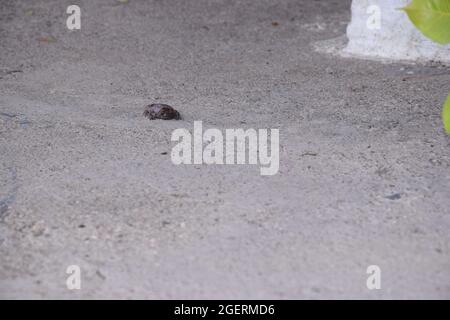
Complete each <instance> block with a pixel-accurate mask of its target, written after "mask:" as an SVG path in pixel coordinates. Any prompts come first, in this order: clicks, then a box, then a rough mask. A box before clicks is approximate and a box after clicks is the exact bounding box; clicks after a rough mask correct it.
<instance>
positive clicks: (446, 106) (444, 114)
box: [442, 94, 450, 134]
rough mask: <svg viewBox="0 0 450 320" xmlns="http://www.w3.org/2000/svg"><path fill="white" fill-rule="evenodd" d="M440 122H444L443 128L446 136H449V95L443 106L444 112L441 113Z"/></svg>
mask: <svg viewBox="0 0 450 320" xmlns="http://www.w3.org/2000/svg"><path fill="white" fill-rule="evenodd" d="M442 120H443V121H444V127H445V130H446V131H447V133H448V134H450V94H449V95H448V97H447V101H446V102H445V104H444V111H442Z"/></svg>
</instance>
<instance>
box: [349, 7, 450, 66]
mask: <svg viewBox="0 0 450 320" xmlns="http://www.w3.org/2000/svg"><path fill="white" fill-rule="evenodd" d="M409 2H410V0H353V2H352V20H351V23H350V24H349V26H348V28H347V37H348V40H349V42H348V45H347V47H346V48H345V49H344V50H343V53H344V54H345V55H353V56H361V57H368V58H370V57H372V58H381V59H390V60H414V61H421V62H426V61H441V62H445V63H446V64H447V63H450V45H440V44H436V43H434V42H432V41H431V40H429V39H428V38H426V37H425V36H424V35H423V34H422V33H420V31H418V30H417V29H416V28H415V27H414V25H413V24H412V23H411V21H410V20H409V18H408V16H407V15H406V13H405V12H403V11H400V10H398V8H402V7H405V6H406V5H407V4H408V3H409Z"/></svg>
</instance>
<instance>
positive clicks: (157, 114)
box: [144, 103, 181, 120]
mask: <svg viewBox="0 0 450 320" xmlns="http://www.w3.org/2000/svg"><path fill="white" fill-rule="evenodd" d="M144 117H147V118H149V119H150V120H155V119H161V120H172V119H173V120H180V119H181V116H180V113H179V112H178V111H177V110H175V109H174V108H172V107H171V106H169V105H167V104H160V103H154V104H150V105H148V106H146V107H145V111H144Z"/></svg>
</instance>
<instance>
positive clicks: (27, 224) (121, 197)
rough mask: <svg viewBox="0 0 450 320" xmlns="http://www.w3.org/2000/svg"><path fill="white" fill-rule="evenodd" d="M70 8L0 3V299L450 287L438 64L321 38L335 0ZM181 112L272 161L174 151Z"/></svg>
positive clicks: (338, 0) (336, 293)
mask: <svg viewBox="0 0 450 320" xmlns="http://www.w3.org/2000/svg"><path fill="white" fill-rule="evenodd" d="M72 2H73V1H60V0H52V1H50V0H48V1H43V0H36V1H32V2H30V1H25V0H20V1H19V0H17V1H13V0H3V1H1V2H0V155H1V158H0V297H1V298H63V299H70V298H121V299H122V298H182V299H184V298H225V299H228V298H236V299H239V298H254V299H259V298H275V299H278V298H283V299H294V298H312V299H316V298H337V299H342V298H368V299H380V298H401V299H403V298H420V299H423V298H447V299H448V298H450V232H449V229H450V196H449V194H450V189H449V187H450V157H449V150H450V137H449V136H446V135H445V133H444V131H443V129H442V124H441V120H440V112H441V106H442V103H443V101H444V99H445V97H446V96H447V94H448V91H449V87H448V85H449V83H450V68H448V67H443V66H441V65H439V64H438V63H435V64H432V65H411V64H401V63H393V64H386V63H380V62H369V61H364V60H359V59H350V58H341V57H338V56H333V55H329V54H326V53H323V52H316V51H315V50H314V46H315V45H316V44H317V43H320V41H323V40H326V39H332V38H336V37H339V36H342V35H344V34H345V28H346V25H347V23H348V20H349V18H350V11H349V7H350V1H349V0H346V1H342V0H334V1H320V2H319V1H307V0H302V1H298V0H282V1H276V2H275V1H270V0H264V1H253V0H248V1H247V0H246V1H244V0H233V1H218V0H214V1H206V0H199V1H186V0H168V1H161V0H152V1H144V0H129V2H128V3H125V4H121V3H119V2H118V1H115V0H98V1H91V0H89V1H88V0H77V1H76V3H77V4H78V5H79V6H80V7H81V9H82V21H81V30H80V31H73V32H70V31H69V30H67V28H66V26H65V20H66V17H67V14H66V13H65V11H66V8H67V6H68V5H69V4H73V3H72ZM275 22H276V23H275ZM277 23H278V25H277ZM153 102H160V103H168V104H170V105H172V106H174V107H175V108H177V109H178V110H179V111H180V112H181V114H182V116H183V120H181V121H162V120H156V121H149V120H147V119H145V118H144V117H142V112H143V110H144V106H145V105H146V104H149V103H153ZM194 120H202V121H203V125H204V126H205V127H215V128H219V129H225V128H255V129H259V128H279V129H280V171H279V173H278V174H277V175H275V176H266V177H264V176H261V175H260V174H259V168H258V167H257V166H249V165H236V166H206V165H192V166H175V165H173V164H172V162H171V160H170V151H171V148H172V143H171V141H170V137H171V133H172V131H173V130H174V129H176V128H187V129H192V126H193V121H194ZM166 152H168V154H165V153H166ZM72 264H76V265H79V266H80V267H81V270H82V274H81V279H82V288H81V290H78V291H76V290H75V291H71V290H68V289H67V288H66V278H67V276H68V275H67V274H66V268H67V266H69V265H72ZM372 264H376V265H378V266H380V268H381V270H382V278H381V279H382V280H381V286H382V287H381V289H380V290H368V289H367V287H366V278H367V276H368V275H367V274H366V268H367V266H369V265H372Z"/></svg>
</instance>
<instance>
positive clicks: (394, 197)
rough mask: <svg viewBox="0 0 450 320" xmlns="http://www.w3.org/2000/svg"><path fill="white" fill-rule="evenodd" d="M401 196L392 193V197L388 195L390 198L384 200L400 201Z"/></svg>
mask: <svg viewBox="0 0 450 320" xmlns="http://www.w3.org/2000/svg"><path fill="white" fill-rule="evenodd" d="M401 197H402V196H401V194H400V193H394V194H392V195H390V196H386V197H385V198H386V199H389V200H398V199H400V198H401Z"/></svg>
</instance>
